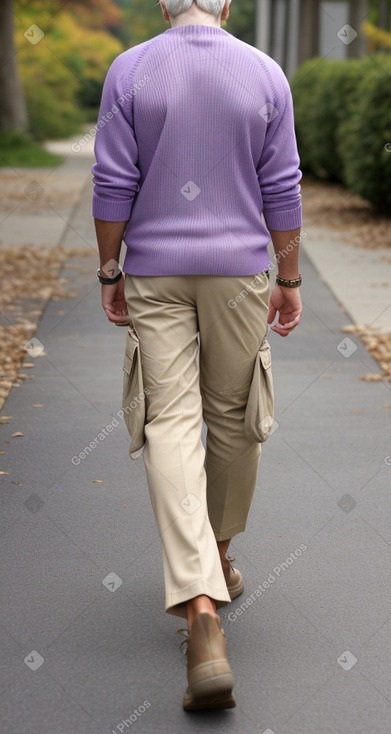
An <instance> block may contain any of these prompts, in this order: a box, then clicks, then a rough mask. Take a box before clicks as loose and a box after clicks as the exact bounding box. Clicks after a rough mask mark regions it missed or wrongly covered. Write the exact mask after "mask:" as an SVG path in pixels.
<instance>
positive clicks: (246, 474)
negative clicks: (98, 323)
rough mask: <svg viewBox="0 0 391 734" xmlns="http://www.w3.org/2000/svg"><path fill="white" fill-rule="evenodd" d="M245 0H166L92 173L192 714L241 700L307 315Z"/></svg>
mask: <svg viewBox="0 0 391 734" xmlns="http://www.w3.org/2000/svg"><path fill="white" fill-rule="evenodd" d="M229 4H230V0H194V2H192V0H165V2H163V0H160V5H161V9H162V12H163V16H164V18H165V20H166V21H167V22H169V23H170V26H171V27H170V28H169V29H167V30H166V31H165V32H163V33H161V34H160V35H158V36H156V37H154V38H152V39H150V40H148V41H145V42H144V43H140V44H138V45H136V46H134V47H133V48H130V49H129V50H127V51H125V52H124V53H122V54H121V55H120V56H119V57H118V58H117V59H116V60H115V61H114V63H113V64H112V66H111V68H110V70H109V72H108V74H107V77H106V81H105V84H104V89H103V94H102V101H101V109H100V117H99V120H98V125H97V135H96V144H95V155H96V164H95V165H94V166H93V169H92V170H93V175H94V196H93V216H94V218H95V225H96V233H97V240H98V246H99V254H100V269H99V270H98V277H99V280H100V282H101V283H102V305H103V308H104V310H105V312H106V315H107V317H108V319H109V321H111V322H112V323H113V324H117V325H128V333H127V346H126V354H125V364H124V369H125V372H124V375H125V381H124V395H125V394H126V400H129V399H130V400H131V401H132V402H131V405H132V406H133V408H134V410H133V408H131V409H130V412H129V415H128V418H129V421H128V426H129V430H130V433H131V436H132V445H131V449H132V446H133V445H134V441H135V443H136V444H137V445H136V446H135V447H136V448H138V447H139V446H142V447H143V452H142V456H143V461H144V466H145V471H146V477H147V482H148V488H149V493H150V498H151V503H152V507H153V510H154V513H155V516H156V521H157V525H158V529H159V534H160V538H161V542H162V551H163V567H164V582H165V609H166V611H167V612H168V613H169V614H174V615H177V616H179V617H183V618H185V619H187V622H188V630H186V633H187V635H186V637H187V678H188V685H187V689H186V691H185V696H184V700H183V706H184V708H185V710H189V711H191V710H195V709H202V708H230V707H233V706H235V705H236V702H235V699H234V696H233V693H232V689H233V685H234V680H233V676H232V671H231V668H230V665H229V662H228V659H227V653H226V645H225V638H224V632H223V629H222V628H221V624H220V617H219V615H218V614H217V611H216V610H217V609H219V608H220V607H222V606H224V605H226V604H228V603H229V602H230V601H231V599H233V598H235V597H236V596H239V595H240V594H241V593H242V592H243V588H244V584H243V579H242V575H241V573H240V572H239V571H238V570H237V569H235V568H234V567H233V566H232V563H231V562H232V560H233V559H232V558H229V557H227V551H228V546H229V543H230V540H231V538H232V537H233V536H234V535H236V534H238V533H241V532H243V531H244V530H245V527H246V522H247V517H248V514H249V511H250V506H251V502H252V498H253V494H254V489H255V486H256V481H257V473H258V468H259V461H260V455H261V444H262V442H263V441H264V440H265V439H266V438H267V435H268V432H269V431H270V425H271V423H270V418H271V414H272V408H269V409H268V408H267V399H269V405H270V400H271V395H270V392H271V390H272V388H271V386H270V382H271V378H270V359H269V357H270V355H269V356H268V350H269V347H268V343H267V340H266V334H267V331H268V324H270V325H272V324H274V325H272V326H271V328H272V330H273V331H274V332H276V333H277V334H280V335H281V336H283V337H285V336H288V334H290V332H291V331H292V330H293V329H294V328H295V327H296V326H297V324H298V323H299V321H300V316H301V312H302V305H301V298H300V292H299V289H298V286H300V284H301V276H300V274H299V270H298V251H299V247H298V244H299V242H300V227H301V194H300V184H299V182H300V179H301V172H300V170H299V158H298V153H297V145H296V138H295V132H294V121H293V108H292V98H291V93H290V88H289V85H288V82H287V79H286V77H285V75H284V74H283V72H282V71H281V69H280V67H279V66H278V65H277V64H276V63H275V62H274V61H273V60H272V59H271V58H269V57H268V56H266V55H265V54H264V53H262V52H260V51H259V50H257V49H256V48H253V47H252V46H250V45H248V44H246V43H244V42H242V41H239V40H238V39H236V38H235V37H234V36H232V35H231V34H230V33H228V32H227V31H226V30H224V29H223V28H221V20H225V19H227V18H228V15H229ZM122 239H123V240H124V242H125V245H126V254H125V259H124V265H123V273H122V272H121V269H120V268H119V266H118V261H119V259H120V249H121V243H122ZM270 239H271V240H272V242H273V246H274V251H275V254H276V258H275V259H276V261H277V262H278V276H277V280H276V285H275V287H274V288H273V290H272V292H271V294H270V296H269V280H268V275H269V272H268V271H269V269H270V262H269V257H268V253H267V246H268V244H269V242H270ZM265 356H266V361H265V359H264V358H265ZM268 359H269V361H268ZM136 362H137V365H136V364H135V363H136ZM137 376H138V380H137V379H136V378H137ZM128 380H130V383H128V382H127V381H128ZM141 385H143V391H142V394H141V393H139V394H136V392H137V390H139V391H140V389H141ZM254 388H255V392H254ZM263 391H265V394H264V393H263ZM267 392H268V395H266V393H267ZM250 396H251V405H250ZM254 396H255V397H254ZM265 400H266V408H265V407H264V405H265ZM143 411H144V412H143ZM265 413H266V414H265ZM140 416H141V422H142V425H141V424H140ZM203 419H204V421H205V423H206V426H207V439H206V449H204V446H203V443H202V438H201V433H202V420H203ZM140 429H141V434H140ZM140 435H141V437H142V438H141V442H140Z"/></svg>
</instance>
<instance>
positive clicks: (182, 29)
mask: <svg viewBox="0 0 391 734" xmlns="http://www.w3.org/2000/svg"><path fill="white" fill-rule="evenodd" d="M201 31H202V32H203V33H206V34H207V35H223V34H224V35H226V36H227V35H229V34H228V32H227V31H226V30H224V28H220V27H219V26H214V25H204V24H203V23H189V24H188V25H178V26H175V27H174V28H168V29H167V30H166V31H164V33H175V34H179V35H184V36H186V35H189V34H193V33H201Z"/></svg>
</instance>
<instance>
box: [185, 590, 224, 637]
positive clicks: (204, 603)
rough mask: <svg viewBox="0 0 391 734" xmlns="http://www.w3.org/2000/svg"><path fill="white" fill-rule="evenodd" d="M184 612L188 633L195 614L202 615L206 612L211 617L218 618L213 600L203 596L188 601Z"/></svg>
mask: <svg viewBox="0 0 391 734" xmlns="http://www.w3.org/2000/svg"><path fill="white" fill-rule="evenodd" d="M186 611H187V623H188V627H189V632H190V630H191V628H192V626H193V622H194V617H195V616H196V615H197V614H202V613H204V612H206V613H207V614H211V615H212V616H213V617H217V616H218V615H217V614H216V604H215V603H214V601H213V599H211V598H210V597H209V596H206V595H204V594H202V595H200V596H195V597H194V598H193V599H189V601H188V602H187V604H186Z"/></svg>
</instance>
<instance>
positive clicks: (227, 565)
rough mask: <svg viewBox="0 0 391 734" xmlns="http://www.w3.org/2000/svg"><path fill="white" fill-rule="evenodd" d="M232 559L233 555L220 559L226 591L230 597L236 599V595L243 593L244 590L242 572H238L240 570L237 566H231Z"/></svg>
mask: <svg viewBox="0 0 391 734" xmlns="http://www.w3.org/2000/svg"><path fill="white" fill-rule="evenodd" d="M234 560H235V558H234V556H228V557H227V558H225V559H222V561H221V565H222V567H223V573H224V578H225V583H226V584H227V589H228V593H229V595H230V597H231V599H236V597H237V596H240V594H243V591H244V583H243V576H242V574H241V573H240V571H238V569H237V568H234V567H233V566H231V561H234Z"/></svg>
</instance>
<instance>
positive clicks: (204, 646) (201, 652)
mask: <svg viewBox="0 0 391 734" xmlns="http://www.w3.org/2000/svg"><path fill="white" fill-rule="evenodd" d="M178 631H179V632H187V630H185V631H184V630H178ZM186 654H187V681H188V688H187V690H186V692H185V695H184V699H183V708H184V709H185V711H197V710H198V709H225V708H233V707H234V706H236V701H235V699H234V697H233V695H232V688H233V685H234V679H233V675H232V672H231V668H230V667H229V663H228V660H227V651H226V646H225V637H224V630H222V629H221V624H220V618H218V619H216V618H215V617H213V616H212V615H211V614H208V613H206V612H203V613H201V614H196V616H195V618H194V622H193V626H192V628H191V632H190V634H189V633H187V651H186Z"/></svg>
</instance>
